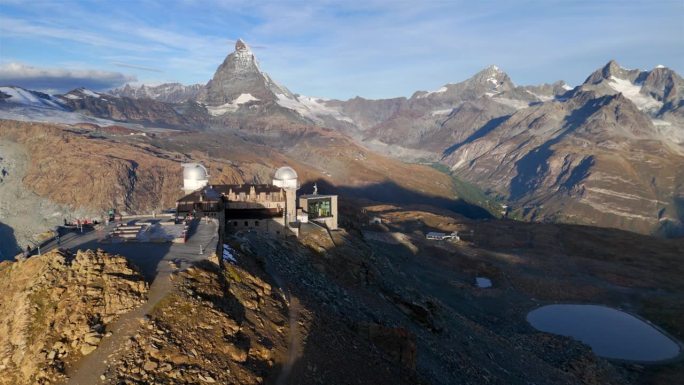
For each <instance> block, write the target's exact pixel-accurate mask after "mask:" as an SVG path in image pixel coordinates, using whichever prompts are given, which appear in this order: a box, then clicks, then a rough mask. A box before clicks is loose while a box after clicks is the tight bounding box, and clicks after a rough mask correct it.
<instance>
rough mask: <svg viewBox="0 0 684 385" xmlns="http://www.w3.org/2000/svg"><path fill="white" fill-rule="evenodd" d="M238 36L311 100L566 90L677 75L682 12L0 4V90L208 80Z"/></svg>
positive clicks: (655, 5)
mask: <svg viewBox="0 0 684 385" xmlns="http://www.w3.org/2000/svg"><path fill="white" fill-rule="evenodd" d="M237 38H243V39H244V40H245V41H246V42H247V43H248V44H250V45H251V46H252V48H253V51H254V52H255V54H256V55H257V57H258V59H259V61H260V64H261V68H262V69H263V70H265V71H266V72H268V73H269V74H270V75H271V77H272V78H274V79H275V80H276V81H278V82H279V83H281V84H283V85H285V86H286V87H288V88H289V89H290V90H291V91H293V92H296V93H300V94H304V95H310V96H320V97H328V98H344V99H346V98H351V97H354V96H356V95H360V96H363V97H368V98H383V97H394V96H410V95H411V94H412V93H413V92H414V91H416V90H430V89H436V88H439V87H440V86H441V85H443V84H445V83H454V82H458V81H461V80H464V79H466V78H468V77H470V76H471V75H472V74H474V73H476V72H477V71H479V70H480V69H482V68H484V67H486V66H488V65H490V64H496V65H497V66H499V67H501V68H502V69H503V70H505V71H506V72H507V73H508V74H509V75H510V76H511V78H512V79H513V81H514V82H515V83H516V84H537V83H542V82H553V81H556V80H561V79H562V80H565V81H567V82H568V83H570V84H572V85H575V84H577V83H580V82H582V81H583V80H584V79H585V78H586V77H587V76H588V75H589V74H590V73H591V72H592V71H593V70H595V69H596V68H598V67H600V66H602V65H604V64H605V63H606V62H608V60H610V59H615V60H617V61H618V62H619V63H620V64H621V65H623V66H624V67H628V68H642V69H651V68H653V67H655V66H656V65H658V64H663V65H666V66H668V67H670V68H673V69H675V70H676V71H677V72H678V73H680V74H682V73H683V72H684V1H683V0H673V1H657V0H653V1H629V0H623V1H598V0H594V1H554V0H544V1H468V2H465V1H464V2H461V1H416V0H413V1H376V0H363V1H277V2H268V1H231V0H229V1H200V0H179V1H171V0H169V1H162V0H158V1H154V0H148V1H132V0H119V1H105V0H98V1H73V0H60V1H56V0H55V1H46V0H33V1H12V0H9V1H8V0H0V83H7V82H13V83H21V84H20V85H26V86H30V87H31V88H34V89H44V90H52V91H64V89H65V88H70V87H76V86H79V85H83V86H87V87H91V88H96V89H106V88H109V87H114V86H118V85H121V84H123V83H125V82H137V83H161V82H171V81H177V82H181V83H185V84H191V83H206V82H207V81H208V80H209V79H210V78H211V76H212V75H213V73H214V71H215V69H216V67H217V66H218V65H219V64H220V63H221V62H222V61H223V58H224V57H225V56H226V55H227V54H228V53H229V52H230V51H232V50H233V44H234V41H235V39H237Z"/></svg>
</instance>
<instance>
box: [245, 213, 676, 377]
mask: <svg viewBox="0 0 684 385" xmlns="http://www.w3.org/2000/svg"><path fill="white" fill-rule="evenodd" d="M390 210H392V209H390ZM356 211H357V212H355V213H350V212H343V213H341V214H342V215H344V216H345V217H349V218H352V217H353V219H350V220H349V221H347V222H348V224H349V225H350V226H351V227H346V226H345V229H346V233H345V232H333V233H332V234H333V237H335V239H336V241H335V242H334V243H330V242H328V244H327V245H326V242H325V237H326V234H325V233H324V232H321V233H320V235H319V236H316V237H315V239H314V241H313V242H311V240H310V239H307V238H308V236H306V235H305V236H304V237H300V239H297V240H294V239H292V240H288V241H278V242H273V241H265V240H264V239H263V238H261V237H259V236H257V235H256V234H254V235H252V237H253V238H251V242H250V247H251V248H252V249H253V253H252V254H253V255H248V256H246V257H247V258H252V257H253V258H254V259H256V260H257V261H259V262H262V263H265V264H266V266H267V267H268V269H266V270H267V274H268V275H271V276H273V275H274V274H277V276H278V277H279V279H276V281H277V284H278V286H281V288H282V289H283V290H284V291H286V292H289V293H291V295H292V296H294V297H296V299H297V306H298V307H299V308H300V309H299V310H298V311H297V312H298V313H299V314H300V315H301V316H300V317H299V319H295V320H294V321H295V322H292V323H291V325H295V327H298V328H301V330H303V331H304V335H303V336H302V337H303V339H304V341H303V342H304V343H303V344H302V346H303V349H302V350H301V352H299V354H298V355H297V357H296V359H295V360H294V362H293V363H292V364H291V365H288V368H287V376H285V377H283V376H279V377H278V380H277V381H275V380H276V378H275V377H276V374H277V373H278V372H279V371H280V370H281V369H283V366H281V365H276V366H274V367H273V368H272V372H271V376H269V377H267V381H266V383H269V384H275V385H281V384H301V385H304V384H320V383H327V384H368V383H372V384H378V385H380V384H408V383H411V384H427V383H430V384H447V383H449V384H451V383H479V382H480V381H481V380H482V378H485V377H487V378H489V379H490V381H492V382H500V383H509V384H521V385H522V384H526V383H529V382H536V383H548V384H567V383H575V382H581V381H580V379H582V378H583V377H584V376H585V375H586V372H587V371H591V376H592V382H593V383H629V381H627V380H626V379H625V378H623V377H621V376H622V374H621V373H619V371H614V367H613V366H611V365H608V364H607V363H606V362H605V361H603V360H602V359H598V358H596V357H595V356H594V355H592V354H591V352H590V350H588V349H586V347H583V346H582V345H581V344H580V343H575V342H569V341H568V340H566V339H565V338H563V337H554V336H546V337H544V339H543V340H541V339H538V338H537V337H538V334H537V333H536V332H535V331H534V330H533V329H532V328H531V327H530V326H529V325H528V324H527V323H526V322H525V316H524V315H525V314H526V312H527V311H528V310H529V309H530V308H533V307H534V306H536V305H537V303H536V301H537V300H535V299H529V297H533V295H534V298H540V297H539V296H541V297H542V298H545V300H547V301H548V300H554V301H555V300H558V299H564V298H567V297H566V296H573V295H575V294H576V293H580V294H581V295H582V296H583V297H582V298H584V299H585V300H595V301H599V302H602V301H607V302H608V303H611V301H613V302H614V303H617V302H619V301H617V300H616V299H615V298H611V296H613V295H616V294H615V293H618V291H616V292H615V293H608V294H607V293H606V292H603V291H597V292H594V293H592V292H590V291H589V292H585V291H584V290H585V288H583V287H582V285H580V284H578V282H584V283H585V284H587V285H589V286H596V287H603V285H604V284H605V282H609V279H610V278H600V279H599V281H596V282H594V280H596V279H597V278H596V277H595V275H596V274H597V271H598V272H601V273H604V272H605V273H608V272H613V271H615V270H614V268H615V267H616V266H622V265H623V264H625V265H627V266H629V269H627V268H625V270H619V275H620V276H629V275H630V274H631V271H632V270H630V269H635V270H637V271H642V270H644V268H643V267H642V266H641V263H646V265H647V266H649V267H648V268H646V269H645V271H647V272H648V273H649V274H650V273H652V272H655V271H658V270H659V269H661V267H656V265H654V264H653V263H652V260H651V259H647V258H644V259H643V260H641V261H639V260H637V259H630V262H623V261H622V259H623V258H624V257H623V256H622V255H621V254H622V253H621V252H620V242H617V243H616V244H614V245H612V246H611V245H610V244H609V245H605V239H606V238H611V237H613V236H614V237H617V238H618V239H626V240H629V239H632V238H635V240H634V244H635V245H640V244H643V246H642V247H641V249H643V250H646V249H648V244H649V242H652V243H655V244H657V245H660V246H662V247H663V248H664V249H665V250H666V251H667V254H668V258H666V259H665V260H667V261H669V262H674V261H675V258H674V256H675V255H677V248H678V249H681V246H677V245H676V244H674V243H671V242H662V241H660V240H653V239H651V238H648V237H645V236H640V235H634V234H631V233H628V232H623V231H616V230H611V229H600V228H594V227H590V226H570V225H536V224H525V223H518V222H513V221H491V222H490V221H482V222H473V223H472V224H471V226H477V227H478V229H477V231H476V237H477V240H476V242H473V243H474V244H478V245H481V246H479V247H477V246H476V247H466V248H465V250H466V252H463V253H460V252H445V249H442V248H440V247H438V246H436V245H437V244H438V243H435V242H432V243H430V242H428V243H425V244H423V247H421V248H420V250H419V251H418V253H416V251H415V250H411V249H409V248H407V247H405V245H403V244H391V243H385V242H380V241H377V240H372V239H371V238H370V237H366V236H365V235H364V234H365V233H366V232H379V233H382V231H380V230H379V229H373V227H372V226H366V225H362V224H364V223H368V218H362V217H361V216H362V215H365V214H362V213H361V210H360V208H358V207H357V208H356ZM492 223H493V224H494V225H492ZM393 225H397V223H393ZM399 229H400V230H401V232H403V233H405V234H411V233H412V232H413V230H420V231H421V232H425V231H428V230H432V228H431V227H430V226H429V225H422V226H421V224H420V223H419V222H416V221H414V220H413V219H408V220H407V222H406V223H403V222H402V223H401V227H400V228H399ZM391 231H398V230H397V229H396V228H395V229H394V230H389V232H388V230H384V232H385V233H386V234H390V233H391ZM528 233H529V234H528ZM595 233H596V235H592V234H595ZM525 235H529V237H525ZM516 238H520V239H528V240H530V242H529V244H530V245H529V246H520V245H517V246H516V245H515V244H516ZM571 241H572V242H571ZM269 244H270V245H269ZM532 245H534V246H532ZM599 245H601V246H604V245H605V247H606V250H603V251H600V250H597V246H599ZM514 247H515V248H516V249H517V250H518V251H520V248H521V247H529V248H532V247H534V248H537V247H540V249H539V250H538V251H540V252H542V253H543V255H545V256H546V257H548V261H545V262H544V266H545V269H547V270H540V269H539V266H537V265H536V264H537V263H538V262H539V261H536V259H535V262H532V261H527V260H523V259H518V258H517V257H516V256H515V255H509V253H511V250H513V248H514ZM468 249H472V250H475V249H478V250H477V252H474V253H469V252H467V251H468ZM629 249H630V250H634V251H630V252H629V253H628V254H630V255H638V254H640V253H641V252H642V250H641V249H640V248H639V247H631V246H630V248H629ZM490 251H492V253H491V254H490V253H489V252H490ZM565 251H568V252H570V253H571V254H570V255H571V256H572V258H570V257H568V256H567V255H564V252H565ZM552 256H554V257H552ZM576 256H581V257H580V258H579V259H575V257H576ZM554 258H558V259H554ZM542 259H546V258H542ZM585 260H587V261H592V260H596V261H606V260H607V261H610V264H608V265H605V266H596V265H595V264H592V263H590V262H582V264H581V266H580V268H578V266H576V264H577V263H578V261H585ZM554 264H559V265H561V266H563V269H561V270H562V272H558V271H555V270H553V269H551V270H548V269H550V268H551V267H552V266H554ZM240 265H243V263H242V262H240ZM671 266H678V265H671ZM585 268H587V270H583V269H585ZM662 268H663V269H665V267H664V266H663V267H662ZM565 269H568V270H567V271H573V274H575V273H577V274H578V276H577V277H576V278H573V280H572V281H568V280H567V278H566V277H565V274H566V270H565ZM573 269H577V270H573ZM677 270H680V269H679V268H678V267H677ZM477 276H485V277H489V278H491V279H492V281H493V282H494V287H493V288H492V289H488V290H482V289H478V288H476V287H474V285H473V284H472V283H470V284H469V281H472V280H473V279H474V277H477ZM598 276H599V277H600V274H599V275H598ZM587 277H591V278H590V279H588V278H587ZM675 277H677V273H676V272H670V273H669V274H668V279H667V282H668V283H672V282H676V278H675ZM604 280H605V282H604ZM528 281H529V282H534V284H531V285H528V284H525V283H526V282H528ZM586 282H590V283H586ZM630 282H631V284H632V285H635V286H634V287H639V286H638V285H640V284H641V283H642V282H641V279H640V278H637V277H634V281H630ZM559 285H560V288H559V287H558V286H559ZM635 290H636V289H635ZM607 298H610V299H609V300H607ZM672 298H674V296H670V297H668V299H669V300H671V299H672ZM542 301H544V300H542ZM668 303H670V302H668ZM655 319H657V320H658V321H660V322H659V323H662V319H658V318H655ZM297 325H299V326H297ZM669 329H672V327H670V328H669ZM676 330H681V328H675V331H676ZM551 346H553V347H554V349H552V350H550V349H549V347H551ZM559 346H562V348H558V347H559ZM573 362H574V363H576V364H577V365H578V366H577V367H575V368H573V369H570V370H567V369H563V370H559V369H560V368H563V367H564V365H565V364H566V363H573ZM416 367H417V368H418V369H419V370H418V371H416V370H415V368H416ZM647 375H648V373H647ZM269 380H270V381H269ZM635 383H637V382H635Z"/></svg>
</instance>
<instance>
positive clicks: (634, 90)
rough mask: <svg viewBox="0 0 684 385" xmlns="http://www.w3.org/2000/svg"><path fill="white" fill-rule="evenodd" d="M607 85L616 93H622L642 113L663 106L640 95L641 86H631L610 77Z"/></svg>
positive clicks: (627, 82) (626, 81) (652, 99)
mask: <svg viewBox="0 0 684 385" xmlns="http://www.w3.org/2000/svg"><path fill="white" fill-rule="evenodd" d="M608 85H609V86H610V88H612V89H613V90H615V91H616V92H620V93H622V95H624V96H625V97H626V98H627V99H629V100H631V101H632V102H633V103H634V104H635V105H636V106H637V108H639V109H640V110H644V111H650V110H657V109H660V108H661V107H662V106H663V103H662V102H661V101H658V100H656V99H654V98H653V97H651V96H648V95H644V94H642V93H641V86H640V85H637V84H633V83H632V82H630V81H629V80H625V79H620V78H618V77H615V76H611V77H610V79H609V81H608Z"/></svg>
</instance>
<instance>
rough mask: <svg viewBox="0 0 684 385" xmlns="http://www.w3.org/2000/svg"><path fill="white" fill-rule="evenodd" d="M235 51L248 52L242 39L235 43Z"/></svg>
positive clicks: (247, 47)
mask: <svg viewBox="0 0 684 385" xmlns="http://www.w3.org/2000/svg"><path fill="white" fill-rule="evenodd" d="M235 50H236V51H250V49H249V46H248V45H247V43H245V41H244V40H242V39H237V41H236V42H235Z"/></svg>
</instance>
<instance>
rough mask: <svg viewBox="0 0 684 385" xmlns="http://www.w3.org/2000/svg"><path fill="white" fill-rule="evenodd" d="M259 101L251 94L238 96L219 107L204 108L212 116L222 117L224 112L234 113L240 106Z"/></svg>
mask: <svg viewBox="0 0 684 385" xmlns="http://www.w3.org/2000/svg"><path fill="white" fill-rule="evenodd" d="M254 101H259V98H255V97H254V96H252V94H240V96H238V97H237V98H235V99H234V100H233V101H232V102H229V103H225V104H222V105H220V106H206V107H207V111H209V113H210V114H211V115H212V116H219V115H223V114H225V113H226V112H235V111H237V109H238V108H240V106H241V105H243V104H245V103H249V102H254Z"/></svg>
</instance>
